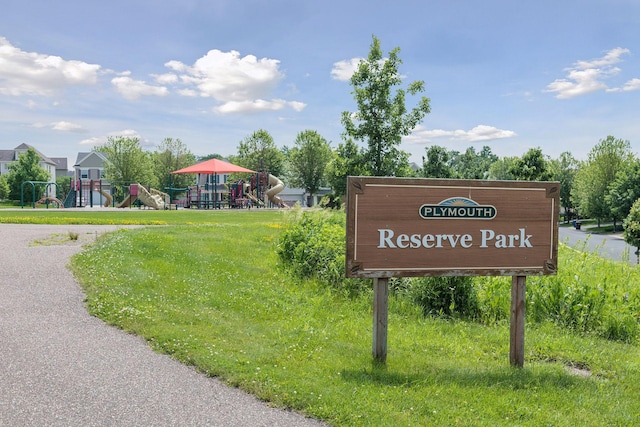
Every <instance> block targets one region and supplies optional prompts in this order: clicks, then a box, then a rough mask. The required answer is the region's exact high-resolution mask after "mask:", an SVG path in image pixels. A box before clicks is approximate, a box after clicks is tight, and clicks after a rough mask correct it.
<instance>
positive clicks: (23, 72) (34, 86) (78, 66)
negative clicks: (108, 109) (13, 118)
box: [0, 37, 100, 96]
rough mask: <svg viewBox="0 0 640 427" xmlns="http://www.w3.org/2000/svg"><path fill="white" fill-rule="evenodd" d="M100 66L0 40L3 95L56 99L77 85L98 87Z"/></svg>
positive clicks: (0, 77)
mask: <svg viewBox="0 0 640 427" xmlns="http://www.w3.org/2000/svg"><path fill="white" fill-rule="evenodd" d="M99 70H100V66H99V65H96V64H88V63H86V62H82V61H74V60H71V61H67V60H64V59H62V58H60V57H59V56H51V55H45V54H41V53H35V52H24V51H22V50H20V49H18V48H16V47H14V46H13V45H11V43H9V41H7V39H6V38H4V37H0V94H2V95H10V96H20V95H37V96H53V95H54V94H56V93H57V92H59V91H61V90H63V89H64V88H66V87H68V86H73V85H93V84H96V82H97V78H98V72H99Z"/></svg>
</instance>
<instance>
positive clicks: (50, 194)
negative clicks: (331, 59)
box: [20, 181, 64, 209]
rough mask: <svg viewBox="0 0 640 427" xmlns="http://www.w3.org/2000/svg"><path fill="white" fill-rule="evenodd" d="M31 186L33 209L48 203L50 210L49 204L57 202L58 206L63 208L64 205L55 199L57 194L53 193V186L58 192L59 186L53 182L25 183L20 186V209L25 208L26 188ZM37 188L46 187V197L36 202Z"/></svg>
mask: <svg viewBox="0 0 640 427" xmlns="http://www.w3.org/2000/svg"><path fill="white" fill-rule="evenodd" d="M27 184H28V185H30V186H31V203H32V207H33V208H34V209H35V207H36V205H39V204H41V203H45V202H46V203H47V209H48V208H49V202H50V201H51V202H56V203H58V206H59V207H61V208H63V207H64V204H63V203H62V202H61V201H60V200H58V199H57V198H56V197H55V194H56V193H55V192H52V191H51V186H53V187H54V188H55V189H56V192H57V190H58V184H56V183H55V182H52V181H25V182H23V183H22V184H21V185H20V207H22V208H24V203H25V201H24V187H25V185H27ZM36 186H44V193H45V194H44V196H43V197H41V198H40V200H38V201H36Z"/></svg>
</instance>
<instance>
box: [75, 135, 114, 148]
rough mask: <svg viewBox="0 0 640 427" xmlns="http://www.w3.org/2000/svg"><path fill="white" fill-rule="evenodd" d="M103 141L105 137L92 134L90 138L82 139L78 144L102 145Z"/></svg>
mask: <svg viewBox="0 0 640 427" xmlns="http://www.w3.org/2000/svg"><path fill="white" fill-rule="evenodd" d="M105 142H107V138H106V137H100V136H94V137H91V138H87V139H83V140H82V141H80V142H79V143H78V144H80V145H92V146H95V145H103V144H104V143H105Z"/></svg>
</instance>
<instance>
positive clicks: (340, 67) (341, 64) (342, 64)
mask: <svg viewBox="0 0 640 427" xmlns="http://www.w3.org/2000/svg"><path fill="white" fill-rule="evenodd" d="M362 61H364V58H351V59H347V60H344V61H338V62H335V63H334V64H333V69H332V70H331V78H332V79H334V80H339V81H342V82H346V81H348V80H349V79H350V78H351V76H353V73H355V72H356V70H357V69H358V65H359V64H360V62H362Z"/></svg>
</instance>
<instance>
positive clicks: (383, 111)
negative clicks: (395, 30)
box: [342, 36, 430, 176]
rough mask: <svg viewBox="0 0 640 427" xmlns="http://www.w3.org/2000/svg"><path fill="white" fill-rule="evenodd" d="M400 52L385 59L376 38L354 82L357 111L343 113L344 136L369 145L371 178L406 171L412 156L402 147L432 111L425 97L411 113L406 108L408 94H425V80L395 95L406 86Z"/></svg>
mask: <svg viewBox="0 0 640 427" xmlns="http://www.w3.org/2000/svg"><path fill="white" fill-rule="evenodd" d="M399 52H400V48H395V49H393V50H392V51H391V52H389V58H387V59H385V58H383V56H382V50H381V49H380V41H379V40H378V39H377V38H376V37H375V36H373V42H372V43H371V50H370V51H369V55H368V57H367V59H366V60H363V61H361V62H360V64H359V65H358V69H357V70H356V72H355V73H354V74H353V76H352V77H351V80H350V82H351V86H353V91H352V92H351V93H352V94H353V95H354V98H355V101H356V104H357V111H356V112H349V111H345V112H343V113H342V124H343V126H344V128H345V132H344V134H343V137H344V138H345V139H349V138H350V139H353V140H355V141H363V142H364V143H366V144H367V148H366V150H365V151H364V152H363V161H364V167H365V170H366V171H367V172H368V175H373V176H397V175H398V174H399V172H400V171H406V165H405V164H403V162H405V163H407V164H408V162H407V159H408V155H405V156H402V155H401V151H400V150H399V149H398V145H400V142H401V139H402V137H403V136H406V135H409V134H410V133H411V131H412V130H413V129H414V128H415V127H416V126H417V125H418V124H419V123H420V122H421V121H422V118H423V117H424V116H425V115H426V114H428V113H429V112H430V106H429V98H426V97H424V96H423V97H421V98H420V100H419V101H418V105H417V106H416V107H414V108H413V109H411V110H410V111H408V110H407V107H406V105H405V98H406V94H407V93H408V94H410V95H417V94H419V93H421V92H424V82H423V81H414V82H412V83H410V84H409V85H408V87H407V89H406V91H405V90H404V89H402V88H399V89H398V90H397V91H396V93H395V95H394V94H392V90H393V89H394V87H396V86H399V85H400V84H401V83H402V78H401V75H400V73H399V71H398V67H399V65H400V64H401V63H402V61H401V60H400V57H399V56H398V54H399Z"/></svg>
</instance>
